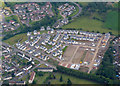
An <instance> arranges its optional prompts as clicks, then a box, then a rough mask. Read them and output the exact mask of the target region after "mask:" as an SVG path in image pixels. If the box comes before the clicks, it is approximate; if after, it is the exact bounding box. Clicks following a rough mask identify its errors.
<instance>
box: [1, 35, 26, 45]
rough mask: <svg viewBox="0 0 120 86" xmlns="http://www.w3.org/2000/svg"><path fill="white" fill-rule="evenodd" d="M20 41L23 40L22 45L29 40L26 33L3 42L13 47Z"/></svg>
mask: <svg viewBox="0 0 120 86" xmlns="http://www.w3.org/2000/svg"><path fill="white" fill-rule="evenodd" d="M20 39H21V41H20V43H22V42H24V41H25V40H27V35H26V33H23V34H19V35H15V36H14V37H11V38H9V39H7V40H4V41H3V42H5V43H8V44H10V45H13V44H15V43H17V42H18V40H20Z"/></svg>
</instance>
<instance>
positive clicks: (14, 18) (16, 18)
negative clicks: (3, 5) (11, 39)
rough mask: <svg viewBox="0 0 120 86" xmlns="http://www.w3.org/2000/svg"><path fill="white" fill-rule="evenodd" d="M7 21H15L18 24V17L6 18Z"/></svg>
mask: <svg viewBox="0 0 120 86" xmlns="http://www.w3.org/2000/svg"><path fill="white" fill-rule="evenodd" d="M5 20H6V21H7V22H9V21H10V20H14V21H16V22H17V23H18V17H17V16H16V15H12V16H8V17H5Z"/></svg>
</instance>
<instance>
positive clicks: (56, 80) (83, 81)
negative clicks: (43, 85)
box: [50, 73, 98, 84]
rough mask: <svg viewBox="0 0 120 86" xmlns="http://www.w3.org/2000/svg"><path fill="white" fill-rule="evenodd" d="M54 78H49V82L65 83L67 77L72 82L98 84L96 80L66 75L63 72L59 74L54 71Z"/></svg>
mask: <svg viewBox="0 0 120 86" xmlns="http://www.w3.org/2000/svg"><path fill="white" fill-rule="evenodd" d="M61 75H62V78H63V82H60V81H59V79H60V77H61ZM55 77H56V79H54V80H50V82H51V84H67V79H68V78H69V79H70V80H71V82H72V84H98V83H96V82H93V81H89V80H85V79H79V78H76V77H73V76H68V75H65V74H61V73H56V74H55Z"/></svg>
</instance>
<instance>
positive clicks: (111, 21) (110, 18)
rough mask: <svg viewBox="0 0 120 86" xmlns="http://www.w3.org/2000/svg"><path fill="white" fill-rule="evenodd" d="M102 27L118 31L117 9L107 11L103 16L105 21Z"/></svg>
mask: <svg viewBox="0 0 120 86" xmlns="http://www.w3.org/2000/svg"><path fill="white" fill-rule="evenodd" d="M104 27H106V28H108V29H111V30H115V31H118V12H117V11H111V12H108V13H107V15H106V17H105V23H104Z"/></svg>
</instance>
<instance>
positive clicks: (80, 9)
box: [72, 2, 82, 18]
mask: <svg viewBox="0 0 120 86" xmlns="http://www.w3.org/2000/svg"><path fill="white" fill-rule="evenodd" d="M73 3H74V4H75V5H77V6H78V8H79V12H78V13H77V14H76V15H74V16H72V18H75V17H77V16H78V15H79V14H80V13H81V11H82V8H81V7H80V5H79V4H77V3H75V2H73Z"/></svg>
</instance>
